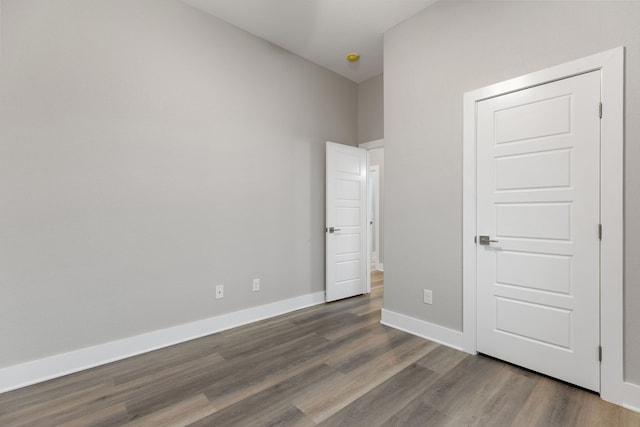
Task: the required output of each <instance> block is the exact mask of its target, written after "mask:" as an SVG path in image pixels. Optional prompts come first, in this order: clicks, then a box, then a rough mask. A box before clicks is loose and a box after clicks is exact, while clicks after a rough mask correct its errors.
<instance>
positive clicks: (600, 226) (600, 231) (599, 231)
mask: <svg viewBox="0 0 640 427" xmlns="http://www.w3.org/2000/svg"><path fill="white" fill-rule="evenodd" d="M598 239H600V240H602V224H598Z"/></svg>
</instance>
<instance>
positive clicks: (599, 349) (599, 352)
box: [598, 345, 602, 362]
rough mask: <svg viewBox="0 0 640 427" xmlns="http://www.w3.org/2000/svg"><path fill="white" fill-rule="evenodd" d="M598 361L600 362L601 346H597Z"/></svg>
mask: <svg viewBox="0 0 640 427" xmlns="http://www.w3.org/2000/svg"><path fill="white" fill-rule="evenodd" d="M598 361H599V362H602V346H601V345H600V346H598Z"/></svg>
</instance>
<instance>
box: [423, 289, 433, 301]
mask: <svg viewBox="0 0 640 427" xmlns="http://www.w3.org/2000/svg"><path fill="white" fill-rule="evenodd" d="M424 303H425V304H433V291H431V290H429V289H425V290H424Z"/></svg>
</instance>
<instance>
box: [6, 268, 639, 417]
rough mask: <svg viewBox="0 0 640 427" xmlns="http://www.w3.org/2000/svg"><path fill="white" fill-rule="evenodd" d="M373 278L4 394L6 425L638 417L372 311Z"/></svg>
mask: <svg viewBox="0 0 640 427" xmlns="http://www.w3.org/2000/svg"><path fill="white" fill-rule="evenodd" d="M372 289H373V291H372V293H371V294H370V295H368V296H360V297H356V298H351V299H348V300H344V301H339V302H335V303H331V304H324V305H320V306H315V307H312V308H309V309H305V310H300V311H297V312H294V313H290V314H287V315H284V316H280V317H277V318H273V319H269V320H265V321H262V322H258V323H255V324H252V325H247V326H243V327H240V328H236V329H232V330H229V331H225V332H222V333H218V334H215V335H211V336H208V337H205V338H201V339H198V340H194V341H190V342H187V343H184V344H180V345H176V346H173V347H170V348H166V349H162V350H158V351H154V352H152V353H147V354H145V355H141V356H138V357H134V358H131V359H127V360H123V361H120V362H116V363H112V364H110V365H106V366H102V367H98V368H95V369H92V370H89V371H85V372H81V373H78V374H74V375H70V376H67V377H64V378H59V379H55V380H52V381H49V382H46V383H42V384H39V385H35V386H32V387H28V388H24V389H20V390H16V391H13V392H10V393H5V394H3V395H0V426H30V427H31V426H58V425H64V426H107V425H109V426H111V425H136V426H138V425H140V426H163V425H167V426H185V425H192V426H243V427H244V426H274V425H281V426H289V425H292V426H294V425H295V426H313V425H322V426H338V425H346V426H366V427H372V426H378V425H381V426H444V425H447V426H463V425H482V426H510V425H515V426H545V427H547V426H640V414H636V413H634V412H631V411H628V410H626V409H622V408H620V407H617V406H614V405H611V404H608V403H606V402H604V401H602V400H601V399H600V398H599V397H598V396H597V395H595V394H592V393H589V392H586V391H584V390H581V389H577V388H575V387H571V386H569V385H566V384H563V383H561V382H557V381H554V380H552V379H549V378H546V377H543V376H540V375H537V374H534V373H531V372H529V371H526V370H523V369H519V368H517V367H514V366H511V365H508V364H505V363H502V362H499V361H496V360H493V359H490V358H487V357H484V356H471V355H468V354H465V353H461V352H459V351H456V350H452V349H449V348H447V347H444V346H441V345H438V344H436V343H433V342H430V341H426V340H423V339H421V338H418V337H415V336H412V335H409V334H406V333H403V332H401V331H398V330H394V329H391V328H388V327H385V326H382V325H380V307H381V301H382V277H381V276H377V280H376V281H375V282H374V284H373V287H372Z"/></svg>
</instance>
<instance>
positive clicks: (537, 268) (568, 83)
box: [477, 71, 600, 391]
mask: <svg viewBox="0 0 640 427" xmlns="http://www.w3.org/2000/svg"><path fill="white" fill-rule="evenodd" d="M599 107H600V72H599V71H594V72H590V73H587V74H582V75H579V76H576V77H571V78H567V79H563V80H558V81H555V82H552V83H548V84H545V85H542V86H537V87H533V88H530V89H525V90H520V91H517V92H514V93H511V94H507V95H503V96H500V97H496V98H491V99H488V100H485V101H481V102H479V103H478V109H477V141H478V158H477V161H478V165H477V173H478V175H477V183H478V184H477V185H478V187H477V201H478V202H477V203H478V205H477V221H478V223H477V230H478V234H479V236H478V239H479V241H478V245H477V261H478V270H477V284H478V285H477V286H478V288H477V304H478V305H477V316H478V319H477V321H478V323H477V325H478V330H477V340H478V341H477V348H478V351H479V352H482V353H485V354H488V355H491V356H494V357H497V358H500V359H503V360H506V361H509V362H512V363H515V364H517V365H521V366H524V367H527V368H530V369H532V370H535V371H538V372H541V373H544V374H547V375H550V376H553V377H556V378H559V379H561V380H564V381H567V382H570V383H573V384H576V385H579V386H581V387H584V388H587V389H590V390H596V391H598V390H599V388H600V363H599V356H598V353H599V343H600V332H599V324H600V323H599V319H600V317H599V316H600V315H599V303H600V297H599V259H600V258H599V257H600V255H599V251H600V241H599V222H600V220H599V219H600V214H599V209H600V176H599V171H600V114H599ZM480 235H484V236H485V237H481V236H480ZM480 240H482V241H480ZM487 240H492V241H490V242H487Z"/></svg>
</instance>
